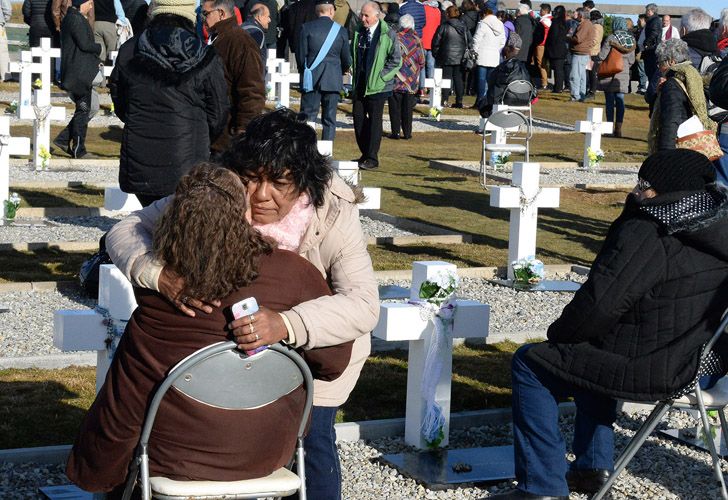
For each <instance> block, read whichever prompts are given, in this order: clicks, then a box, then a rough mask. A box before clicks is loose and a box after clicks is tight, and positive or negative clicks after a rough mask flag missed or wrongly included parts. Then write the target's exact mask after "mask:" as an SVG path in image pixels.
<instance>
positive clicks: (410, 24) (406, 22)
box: [399, 14, 415, 30]
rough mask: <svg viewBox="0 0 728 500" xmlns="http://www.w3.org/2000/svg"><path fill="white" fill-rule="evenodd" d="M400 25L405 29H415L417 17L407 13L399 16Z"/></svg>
mask: <svg viewBox="0 0 728 500" xmlns="http://www.w3.org/2000/svg"><path fill="white" fill-rule="evenodd" d="M399 27H400V28H402V29H405V30H413V29H415V18H414V17H412V16H411V15H409V14H405V15H403V16H402V17H400V18H399Z"/></svg>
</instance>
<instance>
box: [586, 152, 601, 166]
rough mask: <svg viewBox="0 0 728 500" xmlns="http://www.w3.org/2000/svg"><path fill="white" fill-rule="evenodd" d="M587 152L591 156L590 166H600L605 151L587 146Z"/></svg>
mask: <svg viewBox="0 0 728 500" xmlns="http://www.w3.org/2000/svg"><path fill="white" fill-rule="evenodd" d="M586 154H587V155H588V156H589V168H599V164H600V163H601V162H602V160H603V159H604V151H602V150H601V149H592V148H587V150H586Z"/></svg>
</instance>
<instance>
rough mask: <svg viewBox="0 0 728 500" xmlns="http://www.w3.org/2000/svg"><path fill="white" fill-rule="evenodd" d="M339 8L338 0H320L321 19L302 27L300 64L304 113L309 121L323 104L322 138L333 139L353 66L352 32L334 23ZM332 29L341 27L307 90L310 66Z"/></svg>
mask: <svg viewBox="0 0 728 500" xmlns="http://www.w3.org/2000/svg"><path fill="white" fill-rule="evenodd" d="M335 11H336V9H335V8H334V0H317V2H316V12H317V13H318V15H319V18H318V19H316V20H315V21H309V22H307V23H306V24H304V25H303V27H302V28H301V39H300V40H299V43H298V52H297V53H296V63H297V64H298V72H299V73H300V74H301V89H302V92H303V94H302V95H301V112H302V113H305V114H306V117H307V120H308V121H310V122H313V121H315V120H316V115H317V114H318V108H319V105H320V106H321V125H322V126H323V134H322V139H323V140H324V141H333V140H334V137H335V136H336V106H337V105H338V104H339V92H341V91H342V90H343V89H344V81H343V74H344V73H345V72H346V71H348V69H349V67H350V66H351V53H350V51H349V32H348V31H347V30H346V28H344V27H343V26H340V25H339V24H336V23H334V21H333V17H334V13H335ZM332 29H336V30H338V31H337V33H336V38H334V42H333V44H332V45H331V47H330V48H329V50H328V52H327V53H326V54H325V56H324V57H323V59H321V62H320V63H319V64H318V66H316V67H315V68H313V69H312V70H311V85H312V86H311V89H310V90H309V89H304V80H305V73H306V68H311V67H312V66H313V63H314V61H315V60H316V58H317V57H318V55H319V52H321V49H322V48H323V44H324V41H325V40H326V37H327V36H328V35H329V31H331V30H332Z"/></svg>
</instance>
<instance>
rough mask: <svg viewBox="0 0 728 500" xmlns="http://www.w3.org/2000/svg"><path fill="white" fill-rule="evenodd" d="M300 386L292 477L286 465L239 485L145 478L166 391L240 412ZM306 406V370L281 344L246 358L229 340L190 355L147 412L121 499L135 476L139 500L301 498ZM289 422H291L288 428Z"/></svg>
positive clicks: (309, 389)
mask: <svg viewBox="0 0 728 500" xmlns="http://www.w3.org/2000/svg"><path fill="white" fill-rule="evenodd" d="M221 380H225V385H224V390H221V386H220V381H221ZM301 384H303V387H304V389H305V390H306V403H305V406H304V409H303V412H302V415H301V420H300V422H298V423H297V424H298V438H297V444H296V451H295V458H296V473H293V472H292V471H291V470H289V469H290V468H291V467H290V464H289V467H287V468H286V467H283V468H280V469H278V470H276V471H274V472H273V473H272V474H270V475H268V476H266V477H261V478H255V479H248V480H243V481H176V480H172V479H168V478H165V477H149V456H148V454H147V446H148V443H149V436H150V434H151V432H152V427H153V426H154V421H155V419H156V416H157V410H158V409H159V405H160V403H161V401H162V399H163V398H164V396H165V394H166V393H167V391H168V390H169V389H170V388H171V387H174V389H175V390H176V391H178V392H180V393H182V394H184V395H185V396H187V397H189V398H191V399H193V400H195V401H196V402H198V403H203V404H206V405H210V406H213V407H216V408H218V409H220V408H222V409H227V410H244V409H252V408H258V407H260V406H264V405H267V404H270V403H272V402H274V401H276V400H277V399H279V398H281V397H283V396H285V395H286V394H289V393H291V392H292V391H293V390H295V389H296V388H298V387H299V386H301ZM312 404H313V378H312V376H311V372H310V371H309V369H308V366H307V365H306V363H305V362H304V361H303V359H302V358H301V357H300V356H299V355H298V354H296V353H295V352H293V351H292V350H290V349H288V348H286V347H284V346H281V345H277V344H276V345H271V346H269V347H268V349H266V350H265V351H262V352H260V353H258V354H256V355H254V356H247V355H245V354H244V353H242V352H240V351H238V350H237V346H236V344H235V342H219V343H217V344H213V345H210V346H207V347H205V348H203V349H200V350H198V351H196V352H194V353H192V354H191V355H190V356H188V357H187V358H185V359H184V360H182V361H180V362H179V363H177V365H176V366H175V367H174V368H173V369H172V370H171V371H170V373H169V374H168V375H167V378H165V379H164V381H163V382H162V383H161V385H160V386H159V388H158V389H157V391H156V393H155V394H154V398H153V399H152V402H151V403H150V405H149V408H148V409H147V415H146V418H145V421H144V427H143V428H142V434H141V438H140V440H139V446H138V447H137V451H136V456H135V458H134V460H133V461H132V465H131V467H130V473H129V478H128V480H127V484H126V489H125V491H124V497H123V498H124V500H128V498H130V496H131V494H132V491H133V489H134V486H135V483H136V479H137V475H138V474H139V473H140V475H141V478H140V483H141V484H140V486H141V490H142V498H143V499H144V500H149V499H151V498H152V496H154V498H162V499H188V498H261V497H276V498H278V497H284V496H288V495H292V494H293V493H295V492H296V491H298V492H299V498H301V499H302V500H305V499H306V474H305V463H304V455H303V434H304V431H305V428H306V424H307V422H308V419H309V415H310V414H311V406H312ZM295 424H296V422H291V425H295ZM292 463H293V457H292V459H291V464H292Z"/></svg>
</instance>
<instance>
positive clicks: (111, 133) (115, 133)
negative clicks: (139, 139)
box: [99, 125, 124, 144]
mask: <svg viewBox="0 0 728 500" xmlns="http://www.w3.org/2000/svg"><path fill="white" fill-rule="evenodd" d="M123 133H124V129H123V128H121V127H118V126H116V125H112V126H110V127H109V128H108V129H106V130H104V131H103V132H101V133H100V134H99V137H101V138H102V139H104V140H105V141H111V142H118V143H119V144H121V137H122V134H123Z"/></svg>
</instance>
